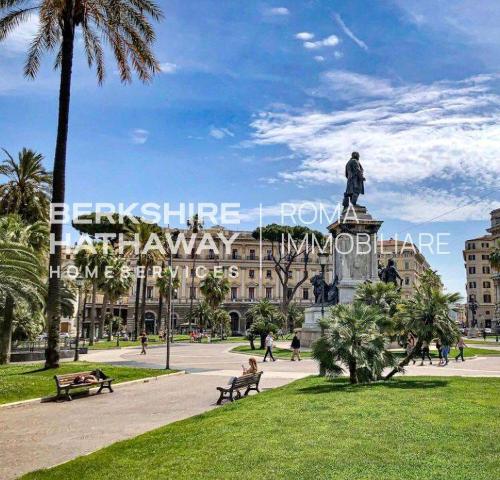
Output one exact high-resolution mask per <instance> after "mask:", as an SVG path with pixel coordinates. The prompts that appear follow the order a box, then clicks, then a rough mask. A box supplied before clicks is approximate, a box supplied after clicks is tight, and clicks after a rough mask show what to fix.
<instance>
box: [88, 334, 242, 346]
mask: <svg viewBox="0 0 500 480" xmlns="http://www.w3.org/2000/svg"><path fill="white" fill-rule="evenodd" d="M148 338H149V346H150V347H152V346H154V345H162V344H163V342H161V341H160V340H159V338H158V335H149V337H148ZM245 341H246V340H245V337H228V338H225V339H224V340H223V341H222V343H238V342H245ZM174 342H189V335H174ZM202 343H208V340H207V339H206V338H203V341H202ZM212 343H221V340H220V339H219V338H217V337H215V338H212ZM85 345H86V346H87V347H88V349H89V350H108V349H111V348H117V346H116V340H111V342H108V341H107V340H100V341H98V342H96V343H94V345H92V346H90V345H88V344H87V342H86V343H85ZM140 345H141V342H140V341H139V340H137V341H133V342H132V341H128V340H127V341H124V340H120V348H124V347H139V346H140Z"/></svg>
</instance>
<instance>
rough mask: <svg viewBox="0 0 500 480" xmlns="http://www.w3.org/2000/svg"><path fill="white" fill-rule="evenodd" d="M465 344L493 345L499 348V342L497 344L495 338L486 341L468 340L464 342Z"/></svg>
mask: <svg viewBox="0 0 500 480" xmlns="http://www.w3.org/2000/svg"><path fill="white" fill-rule="evenodd" d="M465 343H466V344H467V345H468V344H469V343H470V344H471V345H494V346H497V347H500V342H497V341H496V340H495V338H490V339H488V340H479V339H478V340H469V339H466V340H465Z"/></svg>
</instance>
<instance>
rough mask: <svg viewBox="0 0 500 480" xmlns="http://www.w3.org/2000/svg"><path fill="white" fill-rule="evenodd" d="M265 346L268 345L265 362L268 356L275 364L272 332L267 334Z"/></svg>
mask: <svg viewBox="0 0 500 480" xmlns="http://www.w3.org/2000/svg"><path fill="white" fill-rule="evenodd" d="M265 345H266V353H265V355H264V362H265V361H266V359H267V356H268V355H269V356H270V357H271V358H272V359H273V362H275V361H276V360H275V358H274V357H273V345H274V338H273V334H272V333H271V332H269V333H268V334H267V337H266V342H265Z"/></svg>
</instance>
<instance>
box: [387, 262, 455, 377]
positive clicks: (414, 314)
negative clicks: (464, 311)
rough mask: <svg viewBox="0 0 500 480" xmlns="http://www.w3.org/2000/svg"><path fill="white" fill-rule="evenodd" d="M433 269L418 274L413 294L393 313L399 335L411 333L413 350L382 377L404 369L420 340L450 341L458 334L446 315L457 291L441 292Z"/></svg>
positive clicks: (451, 320)
mask: <svg viewBox="0 0 500 480" xmlns="http://www.w3.org/2000/svg"><path fill="white" fill-rule="evenodd" d="M436 276H437V275H436V274H435V272H432V273H429V272H426V273H425V275H422V276H421V278H420V281H421V283H420V285H419V286H418V287H417V288H416V291H415V295H414V296H413V298H410V299H408V300H405V301H404V302H403V304H402V305H401V311H400V312H399V313H398V314H397V315H396V329H397V330H399V332H400V335H401V336H402V337H403V338H408V336H410V335H411V336H413V337H414V338H416V339H417V341H416V343H415V347H414V348H413V350H412V351H411V352H410V353H409V354H408V355H406V356H405V357H404V358H403V360H402V361H401V362H400V363H399V365H397V367H395V368H394V369H393V370H391V372H390V373H389V374H388V375H387V376H386V377H385V378H386V379H389V378H391V377H393V376H394V375H395V374H396V373H398V372H401V371H404V367H405V366H406V365H408V363H409V362H410V360H411V359H412V358H413V356H414V355H415V354H416V352H419V351H420V349H421V348H422V344H423V342H424V341H426V342H429V343H430V342H431V341H432V340H433V339H434V338H439V339H440V340H441V341H442V342H443V343H447V344H448V345H452V344H453V342H454V341H456V340H457V339H458V337H459V334H460V333H459V330H458V327H457V325H456V323H455V321H454V320H453V318H452V317H451V316H450V311H451V307H452V305H453V304H455V303H457V302H458V301H459V300H460V294H458V293H443V292H442V290H441V285H442V284H441V281H440V279H439V276H438V280H439V281H437V280H436Z"/></svg>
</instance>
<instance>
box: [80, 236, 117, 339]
mask: <svg viewBox="0 0 500 480" xmlns="http://www.w3.org/2000/svg"><path fill="white" fill-rule="evenodd" d="M112 257H113V251H112V250H111V248H110V247H109V246H108V247H106V246H105V245H103V244H102V243H94V244H93V245H83V246H82V247H81V248H80V250H79V251H78V252H77V254H76V255H75V265H76V267H78V269H79V270H80V273H81V274H82V275H83V276H84V277H86V278H89V280H90V281H91V283H92V300H91V302H92V304H91V305H92V306H91V308H90V333H89V336H90V338H89V345H94V337H95V322H96V318H97V292H98V289H99V286H100V285H102V282H103V279H104V273H105V270H106V266H107V265H108V264H109V262H110V261H111V259H112ZM103 310H104V308H103ZM101 315H104V311H102V312H101Z"/></svg>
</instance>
